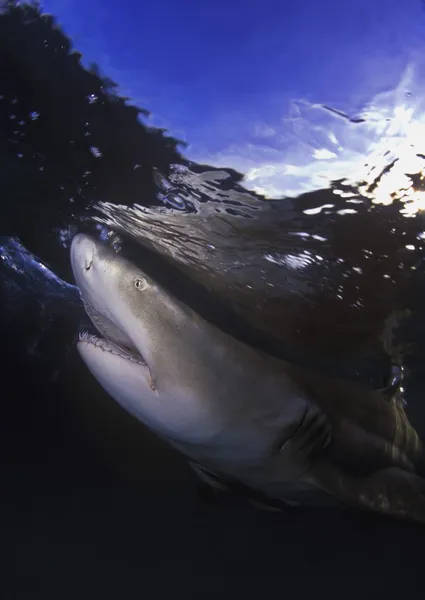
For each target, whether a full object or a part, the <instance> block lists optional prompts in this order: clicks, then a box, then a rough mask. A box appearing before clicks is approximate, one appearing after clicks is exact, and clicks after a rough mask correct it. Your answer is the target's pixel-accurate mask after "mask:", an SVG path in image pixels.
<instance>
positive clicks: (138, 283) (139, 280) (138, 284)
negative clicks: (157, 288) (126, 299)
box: [134, 277, 148, 290]
mask: <svg viewBox="0 0 425 600" xmlns="http://www.w3.org/2000/svg"><path fill="white" fill-rule="evenodd" d="M134 287H135V288H137V289H138V290H145V289H146V288H147V287H148V282H147V281H146V279H144V278H143V277H135V278H134Z"/></svg>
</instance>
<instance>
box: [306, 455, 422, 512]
mask: <svg viewBox="0 0 425 600" xmlns="http://www.w3.org/2000/svg"><path fill="white" fill-rule="evenodd" d="M315 476H316V477H317V481H318V482H319V483H320V485H321V486H322V487H323V489H325V490H326V491H327V492H328V493H330V494H332V495H333V496H335V497H336V498H337V499H338V500H340V501H341V502H343V503H344V504H346V505H347V506H352V507H357V508H367V509H369V510H373V511H375V512H378V513H381V514H383V515H388V516H392V517H398V518H401V519H413V520H415V521H419V522H421V523H425V479H422V477H419V476H418V475H416V474H415V473H411V472H409V471H405V470H403V469H401V468H399V467H390V468H386V469H380V470H379V471H375V472H374V473H372V474H370V475H367V476H365V477H354V476H352V475H351V474H348V473H345V472H343V471H342V470H340V469H338V468H334V467H333V465H325V464H322V465H321V467H319V469H318V470H317V472H316V473H315Z"/></svg>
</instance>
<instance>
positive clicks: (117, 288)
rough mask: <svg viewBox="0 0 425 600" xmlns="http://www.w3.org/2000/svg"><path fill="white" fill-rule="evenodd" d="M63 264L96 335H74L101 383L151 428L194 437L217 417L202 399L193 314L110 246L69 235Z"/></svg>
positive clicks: (207, 356)
mask: <svg viewBox="0 0 425 600" xmlns="http://www.w3.org/2000/svg"><path fill="white" fill-rule="evenodd" d="M71 264H72V270H73V273H74V277H75V280H76V284H77V286H78V288H79V290H80V294H81V298H82V301H83V303H84V306H85V309H86V312H87V314H88V315H89V317H90V318H91V320H92V322H93V323H94V325H95V327H96V329H97V330H98V332H99V336H97V335H91V334H88V333H83V334H82V335H80V339H79V342H78V350H79V353H80V355H81V357H82V358H83V360H84V362H85V363H86V365H87V366H88V368H89V369H90V371H91V372H92V374H93V375H94V376H95V378H96V379H97V380H98V381H99V383H100V384H101V385H102V387H103V388H104V389H105V390H106V391H107V392H108V393H109V394H110V395H111V396H112V397H113V398H114V399H115V400H116V401H117V402H118V403H119V404H121V405H122V406H123V407H124V408H125V409H126V410H127V411H128V412H130V413H131V414H132V415H133V416H135V417H137V418H138V419H139V420H141V421H142V422H143V423H145V424H146V425H147V426H148V427H150V428H151V429H153V430H154V431H155V432H156V433H158V434H162V435H164V436H167V437H169V438H172V439H175V440H177V441H182V442H188V443H197V442H199V441H204V440H205V439H208V438H210V437H211V436H214V434H215V432H216V431H217V429H218V428H219V419H218V418H217V414H216V413H217V411H216V410H215V407H214V405H213V403H210V402H209V401H208V393H204V391H206V390H207V389H208V386H209V382H208V373H209V371H210V369H209V368H208V366H209V367H211V361H214V360H219V358H220V356H219V354H220V352H219V351H218V352H217V350H215V352H214V353H213V354H214V356H211V351H210V349H208V348H207V347H206V346H205V344H202V339H201V333H200V329H199V322H198V317H197V315H196V314H195V313H193V311H192V310H191V309H190V308H189V307H187V306H186V305H184V304H183V303H181V302H180V301H178V300H177V299H176V298H174V297H172V296H171V295H170V294H169V293H168V292H167V291H166V290H165V289H164V288H162V287H161V286H160V285H158V284H157V283H156V282H155V281H154V280H153V279H151V278H150V277H149V276H148V275H147V274H146V273H144V272H143V271H142V270H141V269H140V268H138V267H137V266H136V265H134V264H133V263H132V262H130V261H128V260H127V259H125V258H124V257H122V256H120V255H119V254H117V253H116V252H114V251H113V250H112V249H111V248H110V247H108V246H105V245H104V244H102V243H101V242H98V241H97V240H95V239H93V238H91V237H89V236H87V235H84V234H78V235H77V236H75V237H74V239H73V241H72V245H71Z"/></svg>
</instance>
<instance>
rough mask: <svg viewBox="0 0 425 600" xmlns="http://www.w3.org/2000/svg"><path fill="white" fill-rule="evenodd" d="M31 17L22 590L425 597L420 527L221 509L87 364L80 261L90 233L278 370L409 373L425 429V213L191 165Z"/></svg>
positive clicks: (8, 396) (5, 212)
mask: <svg viewBox="0 0 425 600" xmlns="http://www.w3.org/2000/svg"><path fill="white" fill-rule="evenodd" d="M12 4H13V3H12ZM12 4H11V5H10V6H9V8H7V9H6V10H4V11H3V12H2V13H0V123H1V125H0V136H1V137H0V157H1V165H0V183H1V186H0V189H1V190H2V199H1V200H2V201H1V208H0V210H1V213H0V223H1V232H0V233H1V235H2V238H1V240H0V255H1V259H2V260H1V263H0V269H1V285H0V291H1V306H2V319H1V333H2V345H1V348H2V356H1V372H2V419H1V420H0V422H1V435H0V443H1V452H0V456H1V462H0V464H1V470H2V477H1V485H2V494H1V499H2V511H1V515H2V524H1V525H2V526H1V541H2V546H3V551H4V557H5V558H4V560H3V562H2V566H3V575H2V587H3V589H4V593H2V597H4V598H7V599H9V598H15V597H19V598H21V597H28V598H45V597H50V596H51V597H55V598H68V597H69V598H76V597H82V598H86V597H87V598H89V597H90V598H93V597H94V598H97V597H99V598H132V597H135V596H136V595H137V597H139V596H141V595H144V596H147V597H149V598H151V597H152V598H154V597H155V598H156V597H160V598H162V597H163V596H164V595H165V594H166V593H167V594H170V593H173V594H183V593H185V594H186V595H188V594H193V596H194V597H198V596H200V595H203V594H204V592H205V590H208V591H209V590H211V591H214V592H217V593H219V594H220V595H221V596H224V597H233V596H234V595H235V594H240V595H242V594H246V593H247V591H252V592H254V590H255V592H254V593H256V594H258V593H261V594H262V595H264V596H269V595H271V594H273V595H275V594H279V595H287V594H288V593H289V594H291V595H293V596H296V597H307V595H308V596H309V595H310V594H312V593H313V594H314V593H320V594H322V593H323V594H326V595H328V594H329V593H331V594H334V595H335V597H338V598H340V597H347V596H348V597H349V596H350V592H351V594H352V595H354V594H356V596H358V595H359V594H361V597H362V598H369V597H370V598H371V597H376V596H378V597H381V596H384V595H385V596H387V594H391V593H392V594H394V595H395V594H396V593H403V595H404V597H406V598H416V597H418V598H419V597H423V589H422V588H423V577H422V563H423V541H424V530H423V528H422V527H420V526H418V525H416V524H410V523H400V522H397V521H390V520H386V519H381V518H378V517H376V516H371V515H365V514H361V515H358V514H354V513H349V514H342V513H338V512H335V511H327V510H323V509H322V510H313V509H309V510H300V511H296V512H292V511H291V512H289V513H288V514H286V513H283V514H279V515H276V514H272V513H270V514H269V513H259V512H257V511H256V510H254V509H253V508H250V507H248V506H246V505H245V504H243V503H241V502H239V501H237V500H236V499H230V500H227V501H220V502H214V501H213V499H212V498H211V497H208V495H206V494H205V491H202V490H201V489H200V488H199V484H198V482H197V481H196V479H195V478H194V476H193V474H192V473H191V471H190V470H189V468H188V466H187V465H186V464H185V462H184V460H183V459H181V458H180V457H179V456H178V455H176V454H175V453H174V452H172V451H171V450H170V449H168V447H166V446H165V445H164V444H163V443H162V442H160V441H158V440H157V439H156V438H155V437H154V436H152V435H151V434H149V433H148V432H146V431H145V429H144V428H143V427H142V426H141V425H140V424H139V423H136V422H135V421H134V420H133V419H131V418H130V417H129V416H128V415H127V414H125V413H124V412H123V411H122V410H121V409H120V408H119V407H118V406H117V405H116V404H115V403H114V402H113V401H112V400H111V399H109V398H108V397H107V396H106V394H105V393H104V392H103V391H102V390H101V389H100V388H99V386H98V385H97V384H96V382H95V381H94V380H93V379H92V377H91V376H90V374H89V373H88V371H87V369H85V368H84V367H83V365H82V363H81V362H80V361H79V358H78V356H77V354H76V351H75V348H74V345H73V340H74V339H75V334H76V331H77V329H78V326H79V324H80V322H81V320H82V319H84V315H83V311H82V307H81V305H80V303H79V299H78V294H77V292H76V290H75V288H74V287H73V282H72V276H71V272H70V265H69V243H70V240H71V239H72V236H73V235H74V234H75V232H77V231H89V232H91V233H94V234H96V235H100V236H103V237H104V238H105V239H109V243H115V244H117V245H119V246H121V247H122V251H123V252H124V253H126V254H127V255H128V256H130V257H132V258H133V260H135V261H140V262H142V263H143V266H144V268H146V269H150V270H151V271H152V273H154V275H155V277H157V278H159V279H160V280H162V281H163V282H164V284H166V285H167V287H170V288H172V290H173V292H174V293H176V294H177V295H178V296H180V297H182V298H183V299H184V300H185V301H187V302H188V303H190V304H191V305H192V306H193V307H194V308H195V309H196V310H198V311H199V312H201V313H202V314H203V315H204V316H205V317H206V318H208V319H209V320H211V321H213V322H215V323H216V324H217V325H219V326H221V327H222V328H224V329H226V330H227V331H229V332H231V333H232V334H233V335H235V336H237V337H239V338H241V339H243V340H244V341H246V342H248V343H252V344H254V345H256V346H259V347H261V348H263V349H266V350H267V351H269V352H270V353H272V354H274V355H276V356H280V357H282V358H286V359H288V360H293V361H295V362H299V363H302V364H308V365H310V366H313V367H315V368H319V369H324V370H326V371H327V372H329V373H334V374H339V375H341V376H344V377H347V378H352V379H358V380H361V381H364V382H365V383H366V384H367V385H371V386H374V387H382V385H383V383H385V381H386V377H387V375H388V370H389V367H390V365H391V364H394V363H396V364H403V365H405V366H406V372H407V374H408V376H407V379H406V381H405V384H404V387H405V389H406V392H405V399H406V402H407V411H408V414H409V416H410V418H411V420H412V422H413V424H414V425H415V427H416V428H417V429H418V431H419V432H420V433H421V434H422V435H425V418H424V417H425V411H424V408H423V407H424V405H423V393H424V390H425V381H424V375H423V367H422V365H423V360H424V358H425V356H424V349H423V341H422V340H423V333H425V320H424V319H423V300H424V298H425V285H424V276H423V261H422V255H423V252H422V250H423V249H422V247H421V246H420V244H421V239H422V232H423V231H424V229H425V227H424V222H423V218H422V216H421V214H420V213H419V214H418V215H417V216H416V217H415V218H410V219H406V218H405V217H404V216H403V214H402V212H401V210H402V209H403V204H402V203H401V202H397V201H395V202H394V203H392V204H391V205H389V206H382V205H374V204H373V202H372V201H371V199H370V193H369V194H367V193H363V194H362V193H361V192H360V191H359V190H358V189H357V190H356V189H352V190H351V193H352V195H351V196H349V195H348V196H346V197H344V196H342V195H341V194H339V195H338V194H335V193H334V192H335V190H340V191H341V189H345V192H346V193H347V189H346V188H344V185H343V184H342V183H341V182H335V183H334V186H333V188H329V189H324V190H321V191H319V192H312V193H310V194H304V195H303V196H300V197H298V198H286V199H281V200H276V201H270V200H264V198H263V197H261V196H260V195H258V194H255V193H253V192H249V191H247V190H246V189H245V188H244V187H243V182H242V175H241V174H238V173H236V172H235V171H233V170H231V169H216V168H214V167H210V166H208V165H197V164H194V163H191V162H190V161H188V160H186V159H185V158H184V147H183V145H182V144H179V142H178V140H175V139H173V138H172V137H171V136H169V135H167V134H166V133H164V132H163V131H160V130H155V129H154V128H149V127H147V126H146V125H145V124H144V121H143V115H144V114H145V112H146V111H144V110H143V109H140V108H135V107H134V106H131V104H130V103H129V102H126V101H125V100H124V99H123V98H121V97H120V96H119V94H118V92H117V91H116V86H115V84H114V82H112V81H111V80H109V79H108V78H107V77H106V75H104V74H101V73H100V71H99V69H98V68H96V67H94V66H93V68H92V69H91V70H87V69H84V68H83V67H82V66H81V63H80V56H79V55H78V53H77V52H76V51H75V50H73V48H72V45H71V42H70V40H69V39H67V38H66V37H65V35H64V34H63V33H62V31H61V30H60V29H59V28H58V27H57V26H55V24H54V20H53V19H52V18H51V17H45V16H42V15H41V14H40V13H39V11H38V10H37V9H34V8H30V7H25V6H22V7H15V8H14V7H13V6H12ZM100 149H101V150H100ZM388 168H391V165H389V166H388ZM379 176H381V175H378V176H377V179H379ZM412 185H414V186H416V188H415V189H418V190H421V186H422V183H421V179H420V177H419V176H418V175H412ZM371 189H373V186H371ZM348 191H350V190H348ZM369 192H370V190H369ZM347 198H349V199H350V198H351V200H352V199H353V198H354V199H355V200H356V202H357V203H356V204H349V203H348V200H347ZM330 205H332V206H330ZM323 206H325V208H324V209H321V210H318V207H323ZM350 206H351V207H352V206H355V207H356V212H355V213H352V212H347V207H348V208H349V207H350ZM125 207H129V208H125ZM326 207H327V208H326ZM111 230H114V231H115V232H116V236H115V237H114V238H110V236H109V233H110V232H111ZM412 245H413V246H414V247H415V251H412V250H410V249H408V248H406V246H412ZM396 326H397V327H396ZM393 333H394V336H393V335H392V334H393ZM255 586H258V587H257V588H256V587H255Z"/></svg>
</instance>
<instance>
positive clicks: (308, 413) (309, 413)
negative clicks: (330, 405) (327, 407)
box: [279, 406, 332, 466]
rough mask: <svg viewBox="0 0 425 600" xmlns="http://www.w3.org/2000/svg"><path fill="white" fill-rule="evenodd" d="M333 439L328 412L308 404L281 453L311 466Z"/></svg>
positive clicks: (283, 456)
mask: <svg viewBox="0 0 425 600" xmlns="http://www.w3.org/2000/svg"><path fill="white" fill-rule="evenodd" d="M331 439H332V428H331V424H330V422H329V419H328V417H327V416H326V414H325V413H323V412H321V411H320V410H319V409H318V408H316V407H314V406H307V407H306V409H305V412H304V415H303V416H302V418H301V420H300V421H299V423H298V425H297V427H296V428H295V430H294V431H293V433H292V434H291V435H290V437H289V438H287V439H286V440H285V442H284V443H283V444H282V446H281V447H280V450H279V454H280V455H281V456H282V458H286V457H287V456H288V457H289V456H291V457H292V458H293V459H294V460H295V462H296V463H298V464H302V465H304V466H305V465H307V466H309V465H310V464H311V463H312V461H313V460H314V459H315V458H316V457H317V456H318V455H319V454H320V453H321V452H322V451H323V450H324V449H325V448H326V447H327V446H328V445H329V443H330V442H331Z"/></svg>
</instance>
